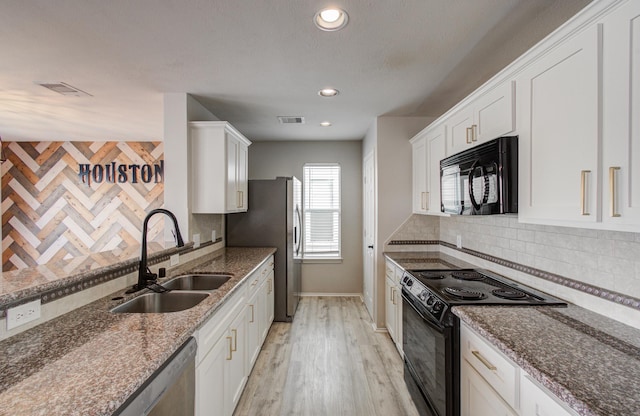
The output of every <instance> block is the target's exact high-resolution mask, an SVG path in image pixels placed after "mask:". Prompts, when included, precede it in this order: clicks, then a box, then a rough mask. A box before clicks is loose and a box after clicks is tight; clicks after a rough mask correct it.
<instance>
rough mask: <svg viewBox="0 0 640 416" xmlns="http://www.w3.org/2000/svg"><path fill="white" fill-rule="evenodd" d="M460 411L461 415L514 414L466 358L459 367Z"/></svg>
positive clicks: (497, 415)
mask: <svg viewBox="0 0 640 416" xmlns="http://www.w3.org/2000/svg"><path fill="white" fill-rule="evenodd" d="M460 384H461V385H460V401H461V403H460V412H461V414H462V415H463V416H482V415H485V416H515V415H516V413H515V412H514V411H513V410H512V409H511V408H510V407H509V405H508V404H506V403H505V401H504V400H503V399H502V398H501V397H500V395H499V394H498V393H497V392H496V391H495V390H494V389H493V388H492V387H491V385H490V384H489V383H488V382H487V381H486V380H485V379H484V378H482V376H481V375H480V374H478V372H477V371H476V370H474V368H473V367H472V366H471V364H469V363H468V362H467V361H466V360H464V359H463V360H462V365H461V367H460Z"/></svg>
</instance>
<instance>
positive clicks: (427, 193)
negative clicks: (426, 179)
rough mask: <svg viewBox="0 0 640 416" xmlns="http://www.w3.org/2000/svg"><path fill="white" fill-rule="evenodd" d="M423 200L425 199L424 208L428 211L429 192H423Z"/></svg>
mask: <svg viewBox="0 0 640 416" xmlns="http://www.w3.org/2000/svg"><path fill="white" fill-rule="evenodd" d="M424 200H425V202H424V209H425V210H426V211H429V192H425V193H424Z"/></svg>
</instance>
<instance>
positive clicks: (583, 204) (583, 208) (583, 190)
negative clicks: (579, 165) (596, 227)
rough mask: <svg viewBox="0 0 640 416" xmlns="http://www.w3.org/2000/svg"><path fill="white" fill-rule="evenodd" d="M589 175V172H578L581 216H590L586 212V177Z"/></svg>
mask: <svg viewBox="0 0 640 416" xmlns="http://www.w3.org/2000/svg"><path fill="white" fill-rule="evenodd" d="M590 173H591V171H590V170H583V171H581V172H580V213H581V214H582V215H591V214H589V211H588V210H587V175H588V174H590Z"/></svg>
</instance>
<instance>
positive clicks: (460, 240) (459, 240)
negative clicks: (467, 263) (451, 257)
mask: <svg viewBox="0 0 640 416" xmlns="http://www.w3.org/2000/svg"><path fill="white" fill-rule="evenodd" d="M456 247H458V248H462V236H461V235H457V236H456Z"/></svg>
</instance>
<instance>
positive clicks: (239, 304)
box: [195, 257, 274, 416]
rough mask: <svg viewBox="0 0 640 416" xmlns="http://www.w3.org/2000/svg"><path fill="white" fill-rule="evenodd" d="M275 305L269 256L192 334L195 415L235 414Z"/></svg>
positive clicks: (271, 260)
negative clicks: (194, 354) (195, 342)
mask: <svg viewBox="0 0 640 416" xmlns="http://www.w3.org/2000/svg"><path fill="white" fill-rule="evenodd" d="M268 289H271V292H269V290H268ZM269 296H271V300H269V299H270V298H269ZM273 306H274V304H273V257H270V258H269V259H267V260H266V261H265V262H264V263H263V264H262V265H261V266H260V267H259V268H258V270H257V271H255V272H254V273H253V274H252V275H251V276H249V277H248V278H247V280H246V283H243V285H242V286H241V287H239V288H237V289H236V290H235V292H234V294H233V295H231V296H230V297H229V299H227V300H226V301H225V303H224V304H223V305H222V306H221V307H220V308H219V309H218V310H217V311H216V312H215V313H214V314H213V315H212V316H211V317H210V318H209V319H208V320H207V322H205V323H204V324H203V325H202V326H201V327H200V328H199V329H198V331H197V332H196V334H195V336H196V339H197V342H198V350H197V353H196V415H198V416H209V415H211V416H231V415H232V414H233V411H234V409H235V408H236V405H237V404H238V401H239V400H240V397H241V396H242V392H243V390H244V387H245V385H246V383H247V379H248V377H249V374H250V373H251V370H252V368H253V365H254V364H255V362H256V359H257V358H258V355H259V353H260V349H261V348H262V344H263V342H264V339H265V337H266V334H267V332H268V331H269V327H270V326H271V323H272V322H273Z"/></svg>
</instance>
